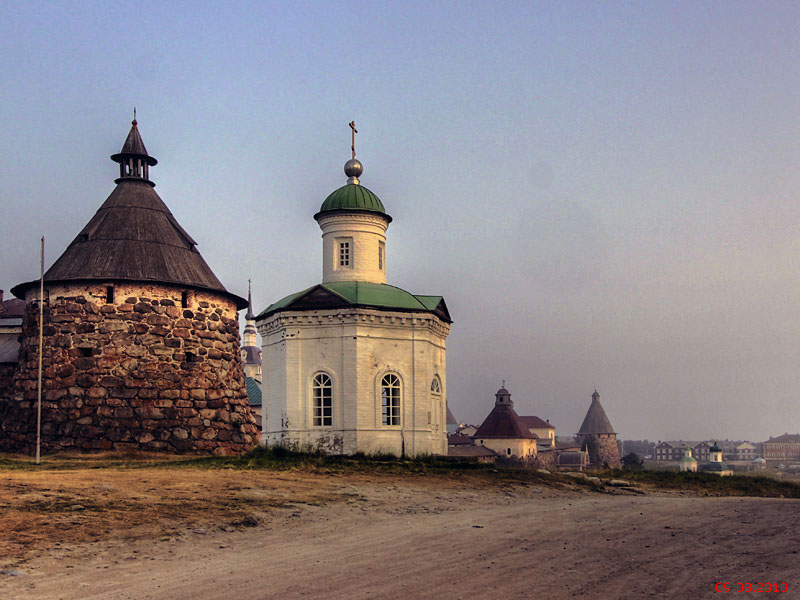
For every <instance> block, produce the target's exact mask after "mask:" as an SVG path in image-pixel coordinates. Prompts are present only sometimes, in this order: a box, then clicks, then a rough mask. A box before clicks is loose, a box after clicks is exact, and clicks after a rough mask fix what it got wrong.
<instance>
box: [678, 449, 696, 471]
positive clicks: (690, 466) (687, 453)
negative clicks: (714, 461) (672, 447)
mask: <svg viewBox="0 0 800 600" xmlns="http://www.w3.org/2000/svg"><path fill="white" fill-rule="evenodd" d="M682 451H683V458H681V460H680V463H679V464H678V469H679V470H680V471H692V472H694V471H697V459H695V458H694V457H693V456H692V448H691V446H688V445H684V446H683V448H682Z"/></svg>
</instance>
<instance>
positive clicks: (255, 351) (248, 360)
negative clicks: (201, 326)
mask: <svg viewBox="0 0 800 600" xmlns="http://www.w3.org/2000/svg"><path fill="white" fill-rule="evenodd" d="M255 318H256V317H255V315H254V314H253V295H252V292H251V291H250V282H249V281H248V282H247V314H246V315H245V316H244V319H245V326H244V333H243V334H242V364H243V365H244V375H245V377H252V378H253V379H256V380H258V382H259V383H260V382H261V348H259V347H258V338H257V335H258V334H257V333H256V321H255Z"/></svg>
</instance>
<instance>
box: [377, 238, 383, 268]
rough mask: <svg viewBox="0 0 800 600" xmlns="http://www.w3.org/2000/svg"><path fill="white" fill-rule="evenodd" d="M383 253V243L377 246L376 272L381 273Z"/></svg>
mask: <svg viewBox="0 0 800 600" xmlns="http://www.w3.org/2000/svg"><path fill="white" fill-rule="evenodd" d="M383 252H384V245H383V243H382V242H381V243H379V244H378V270H380V271H383V260H384V259H383Z"/></svg>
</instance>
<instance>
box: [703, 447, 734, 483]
mask: <svg viewBox="0 0 800 600" xmlns="http://www.w3.org/2000/svg"><path fill="white" fill-rule="evenodd" d="M708 451H709V455H710V457H711V462H707V463H703V464H702V465H700V470H701V471H703V473H711V474H713V475H719V476H721V477H724V476H727V475H733V469H731V468H730V467H729V466H728V465H727V464H725V463H724V462H722V448H720V446H719V444H717V442H714V444H713V445H712V446H711V447H710V448H709V449H708Z"/></svg>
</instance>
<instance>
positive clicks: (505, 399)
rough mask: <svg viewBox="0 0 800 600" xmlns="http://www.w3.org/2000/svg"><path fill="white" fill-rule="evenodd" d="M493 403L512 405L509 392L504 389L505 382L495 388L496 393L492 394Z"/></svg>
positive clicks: (496, 404)
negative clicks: (497, 388) (498, 387)
mask: <svg viewBox="0 0 800 600" xmlns="http://www.w3.org/2000/svg"><path fill="white" fill-rule="evenodd" d="M494 398H495V400H494V405H495V406H511V407H513V406H514V403H513V402H512V401H511V392H509V391H508V390H507V389H506V382H505V381H504V382H503V385H502V387H501V388H500V389H499V390H497V393H495V395H494Z"/></svg>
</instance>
